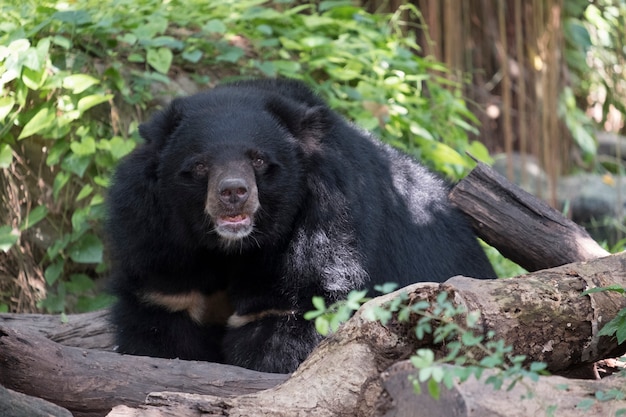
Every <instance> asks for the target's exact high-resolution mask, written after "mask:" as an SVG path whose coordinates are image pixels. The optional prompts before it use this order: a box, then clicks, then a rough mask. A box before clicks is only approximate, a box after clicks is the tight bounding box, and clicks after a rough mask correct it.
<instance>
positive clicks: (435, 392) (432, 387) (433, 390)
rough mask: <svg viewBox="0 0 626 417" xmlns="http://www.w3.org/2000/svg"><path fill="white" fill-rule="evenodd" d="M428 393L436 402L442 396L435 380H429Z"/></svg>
mask: <svg viewBox="0 0 626 417" xmlns="http://www.w3.org/2000/svg"><path fill="white" fill-rule="evenodd" d="M428 393H429V394H430V396H431V397H433V398H434V399H435V400H438V399H439V396H440V395H441V388H440V387H439V383H438V382H437V381H435V379H434V378H431V379H430V380H428Z"/></svg>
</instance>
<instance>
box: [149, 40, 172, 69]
mask: <svg viewBox="0 0 626 417" xmlns="http://www.w3.org/2000/svg"><path fill="white" fill-rule="evenodd" d="M173 59H174V54H173V53H172V51H171V50H170V49H169V48H165V47H162V48H158V49H154V48H149V49H148V52H147V54H146V60H147V61H148V65H150V66H151V67H152V68H154V69H155V70H157V71H158V72H160V73H161V74H167V72H168V71H169V70H170V65H172V60H173Z"/></svg>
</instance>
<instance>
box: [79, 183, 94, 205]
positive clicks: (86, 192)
mask: <svg viewBox="0 0 626 417" xmlns="http://www.w3.org/2000/svg"><path fill="white" fill-rule="evenodd" d="M92 191H93V187H92V186H91V185H89V184H87V185H85V186H84V187H83V189H82V190H80V193H78V195H77V196H76V201H80V200H82V199H83V198H85V197H88V196H89V195H90V194H91V192H92Z"/></svg>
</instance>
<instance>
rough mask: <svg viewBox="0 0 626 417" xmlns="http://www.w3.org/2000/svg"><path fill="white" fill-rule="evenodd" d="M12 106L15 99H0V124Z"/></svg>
mask: <svg viewBox="0 0 626 417" xmlns="http://www.w3.org/2000/svg"><path fill="white" fill-rule="evenodd" d="M14 105H15V99H14V98H13V97H0V122H3V121H4V119H5V117H7V115H8V114H9V113H10V112H11V110H12V109H13V106H14Z"/></svg>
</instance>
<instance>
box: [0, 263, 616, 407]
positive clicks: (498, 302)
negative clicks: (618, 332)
mask: <svg viewBox="0 0 626 417" xmlns="http://www.w3.org/2000/svg"><path fill="white" fill-rule="evenodd" d="M625 266H626V253H623V254H619V255H613V256H609V257H606V258H602V259H597V260H594V261H590V262H583V263H577V264H570V265H565V266H561V267H558V268H553V269H550V270H544V271H539V272H535V273H532V274H528V275H525V276H523V277H521V278H514V279H506V280H475V279H472V278H465V277H454V278H452V279H450V280H448V281H447V282H446V283H443V284H433V283H420V284H414V285H412V286H410V287H407V288H406V289H403V290H401V291H404V292H407V293H408V301H409V302H416V301H418V300H428V301H434V300H435V299H436V297H437V296H438V294H439V293H440V292H441V291H447V292H448V294H449V299H450V300H453V301H454V302H455V303H456V304H459V305H463V306H465V307H466V308H467V309H468V311H473V310H480V311H482V314H481V320H480V322H479V328H478V329H477V332H478V333H479V334H487V333H488V332H489V331H494V332H495V335H496V336H495V337H496V338H503V339H504V340H505V341H506V343H507V344H510V345H512V346H513V354H525V355H527V356H528V359H529V360H532V361H544V362H546V363H547V364H548V366H549V369H550V370H552V371H561V370H566V369H567V368H569V367H571V366H576V365H578V364H580V363H592V362H595V361H596V360H599V359H603V358H606V357H614V356H617V355H618V354H619V353H621V352H623V351H624V350H625V349H626V346H618V345H617V343H616V341H615V339H614V338H608V337H599V336H598V331H599V329H600V328H601V327H602V325H603V324H604V323H605V322H606V321H607V320H609V319H610V318H612V317H614V316H615V315H616V313H617V312H618V311H619V310H620V309H621V308H624V307H625V306H626V299H625V298H624V297H621V296H620V295H618V294H615V293H608V292H601V293H595V294H591V295H589V296H581V295H580V293H581V291H582V290H584V289H585V288H590V287H595V286H606V285H609V284H619V285H623V286H626V268H625ZM397 295H398V293H397V292H396V293H393V294H388V295H386V296H383V297H378V298H376V299H374V300H372V301H370V302H368V303H367V304H365V305H364V306H363V307H362V308H361V309H360V310H359V312H357V313H356V314H355V316H354V317H353V318H352V319H351V320H350V321H348V323H346V324H345V325H344V326H343V327H342V328H341V329H340V330H339V331H338V332H337V333H335V334H333V335H331V336H330V337H328V338H327V339H326V340H324V341H323V342H322V343H321V344H320V346H319V347H318V348H317V349H316V350H315V351H314V352H313V353H312V354H311V356H310V357H309V358H308V359H307V360H306V361H305V362H304V363H303V364H302V365H301V367H300V368H299V369H298V370H297V371H296V372H295V373H294V374H293V375H292V376H291V377H290V378H289V379H287V380H286V381H285V382H284V383H281V384H280V385H278V386H275V387H273V388H270V389H267V390H263V391H260V390H262V389H263V388H268V387H272V386H274V385H276V384H278V383H280V382H283V381H284V380H285V378H286V376H284V375H273V374H261V373H255V372H253V371H246V370H242V369H239V368H234V367H229V366H225V365H217V364H202V363H197V362H189V361H178V360H173V361H172V360H163V359H155V358H140V357H131V356H124V355H118V354H115V353H110V352H97V351H92V350H87V349H78V348H72V347H66V346H62V345H60V344H54V343H53V342H50V341H47V340H45V339H41V336H39V335H37V334H35V333H31V332H27V331H23V332H22V331H18V330H16V329H10V328H8V327H4V328H3V327H0V370H1V372H0V384H2V385H4V386H6V387H8V388H11V389H14V390H16V391H20V392H24V393H27V394H29V395H33V396H36V397H40V398H44V399H46V400H49V401H52V402H55V403H56V404H59V405H61V406H63V407H65V408H67V409H69V410H70V411H72V412H73V413H74V414H76V415H102V414H103V413H104V412H106V410H108V409H110V408H111V407H113V406H115V405H118V404H127V405H137V404H139V403H141V402H142V401H143V398H142V395H145V394H146V393H148V392H150V391H172V390H179V391H181V392H187V393H199V392H200V391H202V392H204V393H207V392H208V391H210V390H213V392H212V394H213V395H211V396H191V397H185V396H183V397H176V396H175V397H167V398H168V401H169V404H171V406H172V407H174V409H175V411H176V412H179V411H180V409H176V407H192V408H193V409H196V410H198V409H201V410H203V412H205V413H208V414H211V413H221V414H219V415H228V416H236V415H242V416H244V415H261V416H262V415H273V416H294V415H311V416H331V415H333V416H335V415H360V416H371V415H376V414H374V413H375V412H376V407H377V404H378V400H379V398H381V396H384V393H385V387H384V383H383V380H382V379H381V374H382V373H383V372H384V371H385V370H387V369H388V368H389V367H390V366H391V365H393V364H394V363H395V362H397V361H400V360H403V359H406V358H407V357H408V356H409V355H410V354H411V353H413V352H415V350H416V349H417V348H419V347H430V348H433V349H435V350H436V351H439V352H442V353H443V352H445V347H443V346H434V345H433V344H432V343H431V342H430V341H429V340H423V341H418V340H416V339H415V337H414V336H413V332H412V328H413V325H414V323H415V320H416V319H417V318H413V320H412V321H408V322H399V321H397V320H396V321H392V322H391V323H388V324H387V325H386V326H384V325H382V324H381V323H379V322H376V321H370V320H367V319H366V318H365V313H364V311H365V310H367V309H369V308H372V307H373V306H376V305H383V304H384V303H386V302H388V301H389V300H391V299H393V298H394V297H395V296H397ZM44 340H45V342H44ZM203 366H206V367H207V368H210V369H212V371H211V372H210V373H202V374H201V373H200V369H202V367H203ZM235 370H237V372H248V373H249V374H247V376H244V377H241V376H233V375H234V372H235ZM252 374H254V375H252ZM174 376H175V377H177V378H179V385H176V386H174V385H172V378H173V377H174ZM242 380H245V381H247V382H246V383H245V384H243V385H240V386H239V388H238V387H237V384H242V383H241V381H242ZM232 381H237V382H236V383H234V384H233V383H232ZM254 384H258V385H254ZM244 385H245V387H247V388H248V390H247V391H246V390H245V389H244V388H243V386H244ZM251 387H252V388H251ZM135 388H136V391H137V392H139V393H141V395H134V396H133V397H132V398H130V396H129V392H130V391H131V390H133V389H135ZM227 388H230V389H227ZM256 391H258V392H256ZM246 392H247V394H246ZM237 394H243V395H237ZM232 395H236V396H234V397H233V396H232ZM155 398H156V397H155ZM173 398H179V400H180V399H184V398H193V405H190V404H188V403H185V401H187V400H183V401H182V402H177V400H174V399H173ZM198 407H200V408H198ZM162 411H163V413H164V414H161V415H168V414H167V413H169V412H171V410H170V411H167V409H163V410H162ZM115 412H116V413H118V412H119V409H118V410H116V411H115ZM150 412H155V411H154V410H151V411H150ZM98 413H100V414H98ZM113 415H115V414H113ZM155 415H159V414H155Z"/></svg>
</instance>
